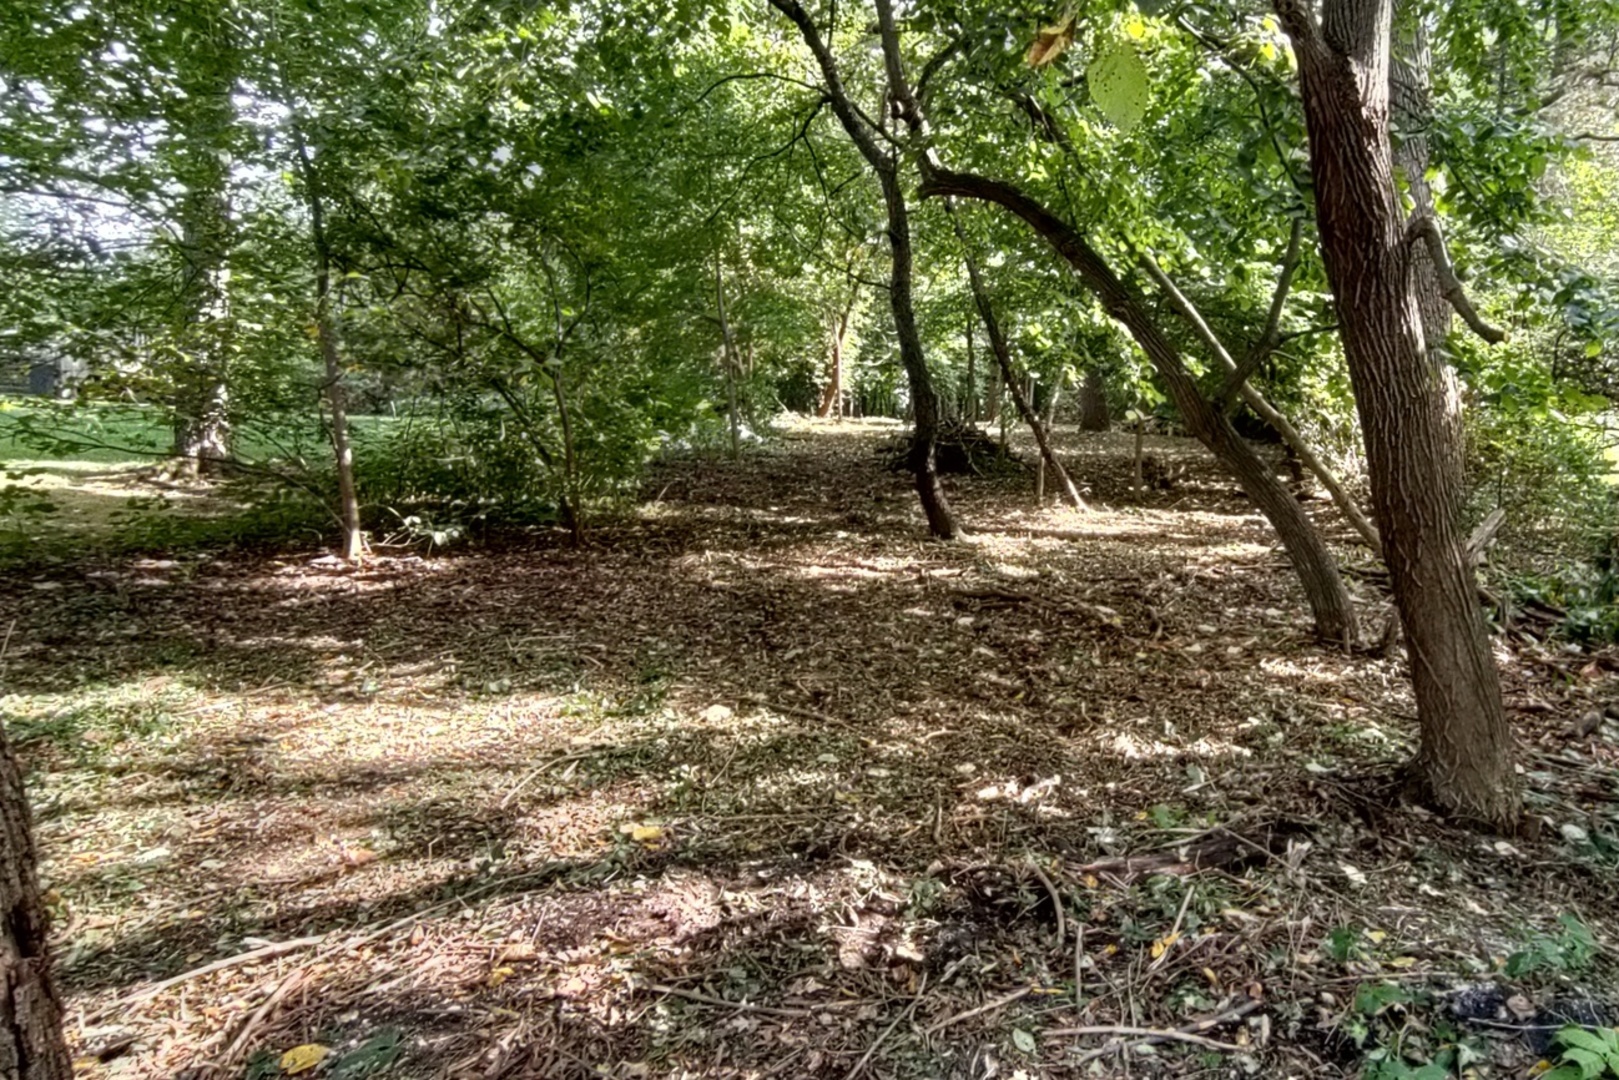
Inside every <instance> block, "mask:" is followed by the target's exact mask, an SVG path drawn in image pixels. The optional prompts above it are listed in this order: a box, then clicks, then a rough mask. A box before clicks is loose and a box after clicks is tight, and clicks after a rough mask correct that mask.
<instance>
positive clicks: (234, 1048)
mask: <svg viewBox="0 0 1619 1080" xmlns="http://www.w3.org/2000/svg"><path fill="white" fill-rule="evenodd" d="M308 975H309V971H308V969H307V968H299V969H298V970H296V971H294V972H293V973H292V974H291V975H288V976H287V977H286V978H285V979H282V980H281V985H280V986H277V987H276V988H275V990H274V992H272V993H271V994H270V996H269V997H267V998H265V999H264V1004H263V1005H260V1006H259V1007H258V1008H257V1009H254V1010H253V1015H252V1016H250V1017H248V1018H247V1023H245V1024H243V1025H242V1030H241V1031H240V1032H239V1033H238V1034H237V1036H236V1038H235V1040H233V1041H232V1042H231V1044H230V1049H228V1050H226V1051H225V1057H224V1064H225V1066H226V1067H227V1068H228V1067H229V1066H230V1065H231V1064H232V1063H233V1062H234V1061H235V1060H236V1055H237V1054H239V1053H241V1051H242V1050H243V1049H244V1048H245V1047H246V1046H247V1041H248V1040H249V1039H251V1038H252V1037H253V1033H254V1032H255V1031H257V1030H258V1029H259V1025H260V1024H262V1023H264V1019H265V1017H267V1016H269V1015H270V1011H271V1010H272V1009H274V1008H275V1007H276V1006H277V1005H278V1004H280V1003H281V999H282V998H285V997H286V996H287V995H288V994H290V993H292V992H293V991H294V990H296V989H297V988H298V987H300V986H302V985H303V982H304V979H306V978H307V977H308Z"/></svg>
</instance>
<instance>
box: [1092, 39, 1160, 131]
mask: <svg viewBox="0 0 1619 1080" xmlns="http://www.w3.org/2000/svg"><path fill="white" fill-rule="evenodd" d="M1085 79H1086V81H1087V82H1088V83H1089V84H1090V88H1091V98H1092V99H1093V100H1094V101H1095V102H1096V105H1097V108H1099V109H1101V110H1102V115H1104V116H1106V117H1107V118H1108V120H1109V122H1111V123H1112V124H1113V126H1114V127H1116V128H1118V129H1119V130H1120V131H1123V132H1128V131H1130V130H1131V129H1133V128H1134V127H1135V126H1136V125H1137V124H1139V123H1140V122H1141V118H1142V117H1143V116H1145V115H1146V114H1147V95H1148V91H1149V89H1150V85H1149V80H1148V75H1147V65H1146V64H1144V63H1142V62H1141V57H1140V56H1139V55H1138V54H1137V53H1136V50H1135V46H1134V45H1132V44H1130V43H1129V42H1128V41H1125V40H1123V39H1119V38H1114V39H1111V40H1109V41H1108V42H1107V43H1106V44H1104V45H1103V46H1102V48H1101V49H1100V51H1098V52H1097V54H1096V58H1095V59H1093V60H1092V61H1091V63H1090V67H1088V68H1086V69H1085Z"/></svg>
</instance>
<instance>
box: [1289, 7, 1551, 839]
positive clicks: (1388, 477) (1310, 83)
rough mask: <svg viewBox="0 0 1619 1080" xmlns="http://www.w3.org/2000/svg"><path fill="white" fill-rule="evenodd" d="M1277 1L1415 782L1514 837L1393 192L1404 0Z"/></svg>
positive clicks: (1493, 695) (1484, 643)
mask: <svg viewBox="0 0 1619 1080" xmlns="http://www.w3.org/2000/svg"><path fill="white" fill-rule="evenodd" d="M1274 2H1275V7H1276V13H1277V15H1278V16H1279V17H1280V19H1281V22H1282V25H1283V27H1284V28H1285V29H1286V31H1287V33H1288V35H1289V37H1291V38H1292V40H1293V47H1294V52H1295V54H1296V55H1297V57H1298V61H1299V74H1300V83H1301V88H1302V92H1303V98H1304V114H1305V123H1306V128H1307V130H1308V132H1309V137H1310V165H1311V170H1312V172H1313V174H1314V179H1315V192H1316V213H1317V218H1318V220H1319V223H1320V231H1321V246H1322V256H1323V259H1324V261H1325V263H1326V269H1327V277H1328V280H1329V281H1330V283H1331V285H1332V290H1333V295H1334V297H1335V300H1336V304H1337V308H1338V319H1339V324H1340V326H1341V327H1342V335H1343V342H1344V352H1345V355H1346V356H1347V358H1348V361H1349V373H1350V377H1351V380H1352V381H1353V384H1354V388H1355V403H1356V407H1357V409H1358V410H1359V413H1360V422H1361V430H1362V431H1363V432H1364V433H1365V437H1366V457H1367V463H1368V465H1369V467H1370V472H1371V482H1372V501H1373V506H1374V509H1375V511H1376V515H1377V524H1378V528H1379V531H1380V532H1381V534H1382V538H1383V559H1384V562H1385V563H1386V564H1387V565H1388V568H1389V575H1390V579H1391V581H1392V584H1393V586H1394V598H1395V603H1396V606H1397V607H1398V608H1399V611H1400V620H1401V623H1402V625H1403V626H1404V629H1405V639H1406V647H1407V651H1408V653H1409V655H1410V663H1411V680H1412V685H1413V688H1414V689H1415V695H1416V701H1417V715H1418V719H1419V723H1420V726H1421V729H1422V739H1421V746H1420V749H1419V750H1418V753H1417V761H1416V777H1417V779H1418V780H1419V781H1420V783H1421V785H1422V787H1423V789H1424V790H1425V793H1426V795H1427V796H1428V797H1429V798H1431V799H1432V800H1433V801H1434V802H1435V803H1436V804H1438V805H1439V806H1440V807H1441V808H1442V809H1444V810H1445V811H1447V812H1449V813H1451V814H1453V815H1455V816H1457V817H1461V818H1465V819H1471V820H1475V821H1479V822H1482V823H1487V824H1489V825H1493V826H1497V827H1508V826H1511V825H1513V824H1514V823H1515V822H1516V820H1517V817H1518V813H1519V806H1520V795H1519V785H1518V780H1517V777H1516V774H1515V772H1514V768H1513V743H1512V733H1511V729H1510V728H1509V727H1508V726H1507V720H1506V714H1505V710H1504V709H1503V707H1502V702H1501V684H1500V679H1499V676H1498V674H1497V672H1496V669H1495V664H1494V662H1493V660H1492V658H1491V655H1490V645H1489V639H1488V636H1487V635H1486V632H1485V627H1484V620H1483V616H1482V614H1481V612H1480V609H1479V605H1478V600H1477V591H1476V590H1477V585H1476V582H1475V580H1474V577H1473V568H1472V566H1471V563H1470V560H1469V559H1468V558H1467V553H1466V551H1465V550H1464V537H1463V536H1462V533H1461V530H1460V525H1459V520H1458V515H1457V512H1456V508H1457V505H1458V501H1459V498H1460V491H1461V476H1460V472H1459V470H1458V469H1457V467H1456V465H1457V462H1458V460H1459V455H1458V453H1457V451H1456V449H1455V446H1454V442H1453V440H1454V439H1455V426H1454V424H1453V422H1452V419H1451V417H1452V411H1451V409H1450V407H1449V403H1448V401H1447V389H1446V386H1445V383H1444V380H1443V379H1442V378H1440V376H1439V373H1438V372H1437V371H1436V370H1435V367H1434V364H1433V363H1432V362H1431V360H1430V358H1429V356H1428V354H1427V352H1426V350H1425V347H1424V340H1423V334H1422V322H1421V313H1420V311H1419V310H1418V306H1417V299H1416V297H1415V296H1414V295H1413V291H1412V288H1411V285H1410V270H1411V263H1410V256H1409V253H1410V250H1411V248H1412V247H1413V245H1414V244H1415V243H1417V242H1418V240H1419V239H1420V238H1421V237H1422V235H1423V234H1422V232H1421V231H1420V230H1419V229H1416V228H1411V227H1408V226H1407V224H1406V222H1405V220H1404V214H1403V213H1402V212H1401V208H1400V203H1399V194H1398V191H1397V189H1396V187H1395V183H1394V163H1393V159H1392V153H1391V150H1390V144H1389V56H1390V42H1391V19H1392V10H1391V8H1392V0H1325V5H1324V8H1323V11H1322V19H1321V24H1320V25H1319V26H1317V25H1316V22H1315V19H1314V18H1313V16H1312V15H1311V13H1310V12H1309V10H1308V9H1307V8H1306V7H1305V5H1304V4H1303V2H1302V0H1274ZM1421 221H1422V219H1418V222H1419V223H1420V222H1421ZM1427 221H1428V222H1429V223H1430V228H1429V230H1428V232H1427V235H1428V236H1429V237H1437V235H1438V234H1437V229H1436V228H1434V227H1432V226H1431V221H1432V219H1427ZM1441 250H1442V249H1441ZM1436 269H1437V267H1436ZM1464 314H1465V312H1464Z"/></svg>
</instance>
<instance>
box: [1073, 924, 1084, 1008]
mask: <svg viewBox="0 0 1619 1080" xmlns="http://www.w3.org/2000/svg"><path fill="white" fill-rule="evenodd" d="M1084 969H1085V924H1084V923H1079V924H1077V925H1076V926H1075V927H1074V1008H1075V1009H1076V1010H1079V1009H1083V1008H1084V1007H1085V975H1084Z"/></svg>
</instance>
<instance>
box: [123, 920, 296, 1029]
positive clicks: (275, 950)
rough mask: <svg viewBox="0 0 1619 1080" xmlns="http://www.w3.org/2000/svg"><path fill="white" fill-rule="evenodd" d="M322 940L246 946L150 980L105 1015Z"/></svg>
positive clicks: (293, 940) (294, 939) (275, 942)
mask: <svg viewBox="0 0 1619 1080" xmlns="http://www.w3.org/2000/svg"><path fill="white" fill-rule="evenodd" d="M325 940H326V935H325V934H314V935H312V936H310V937H301V938H293V939H292V940H291V941H274V942H271V943H270V944H268V945H260V946H259V947H258V948H256V949H249V950H248V951H247V952H244V953H237V954H236V955H235V956H227V957H225V958H224V959H223V960H215V961H213V962H212V963H209V964H204V965H202V967H199V968H192V969H191V970H190V971H183V972H181V973H180V974H178V975H175V976H173V977H172V978H168V979H164V980H163V981H162V982H157V983H153V984H152V985H151V986H148V987H146V988H145V989H144V990H137V991H136V992H135V993H133V994H131V995H129V996H128V997H126V998H124V999H123V1000H122V1001H119V1002H118V1003H117V1004H116V1005H114V1006H113V1007H112V1008H110V1009H108V1010H105V1011H104V1015H108V1014H111V1013H113V1012H117V1011H120V1010H123V1009H126V1008H128V1007H129V1006H131V1005H134V1004H136V1003H137V1002H141V1001H145V1000H146V999H147V998H149V997H155V996H156V995H158V994H161V993H162V992H163V991H165V990H167V989H169V988H170V987H171V986H179V985H180V984H181V983H184V982H190V981H191V980H192V979H200V978H202V977H203V976H204V975H212V974H213V973H214V972H216V971H224V970H226V969H228V968H233V967H240V966H241V965H243V964H252V963H256V962H257V961H259V960H270V959H273V958H274V957H277V956H285V955H286V954H287V953H294V952H299V951H301V950H303V949H309V948H313V947H314V946H316V945H319V944H320V943H321V942H323V941H325Z"/></svg>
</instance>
